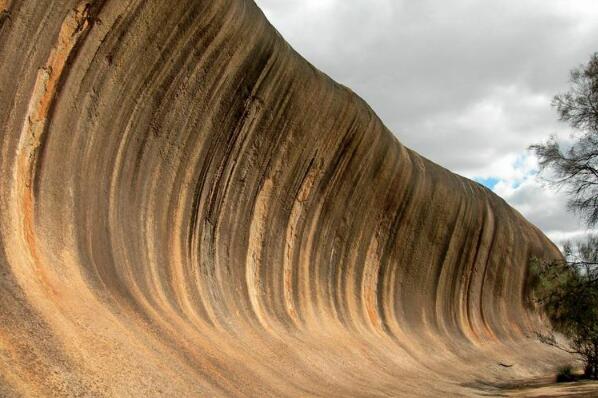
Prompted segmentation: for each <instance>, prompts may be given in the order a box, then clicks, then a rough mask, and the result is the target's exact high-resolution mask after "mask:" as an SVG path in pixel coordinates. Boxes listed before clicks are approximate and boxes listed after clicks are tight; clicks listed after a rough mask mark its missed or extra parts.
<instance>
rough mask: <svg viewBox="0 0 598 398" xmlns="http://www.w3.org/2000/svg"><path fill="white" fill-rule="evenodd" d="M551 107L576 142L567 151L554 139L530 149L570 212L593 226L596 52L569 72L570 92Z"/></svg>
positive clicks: (597, 193) (597, 214) (597, 167)
mask: <svg viewBox="0 0 598 398" xmlns="http://www.w3.org/2000/svg"><path fill="white" fill-rule="evenodd" d="M552 105H553V106H554V107H555V108H556V110H557V112H558V114H559V117H560V120H562V121H564V122H567V123H569V125H570V126H571V127H572V128H573V130H574V134H573V137H574V138H575V139H576V140H575V141H574V142H573V144H572V145H571V146H570V147H569V148H568V149H567V150H563V149H562V148H561V146H560V145H559V143H558V142H557V140H556V137H551V138H550V139H549V140H548V141H547V142H545V143H543V144H538V145H532V146H531V147H530V149H532V150H533V151H534V152H535V153H536V156H537V157H538V160H539V164H540V170H541V171H547V170H550V171H552V172H553V173H554V177H553V178H552V180H551V182H552V183H553V184H554V185H556V186H559V187H565V188H567V191H568V193H569V195H570V196H571V199H570V200H569V207H570V209H571V210H573V211H575V212H578V213H579V214H580V215H581V216H582V217H583V218H584V219H585V221H586V222H587V224H588V226H594V225H596V224H597V223H598V53H594V54H593V55H592V56H591V57H590V61H589V62H588V63H587V65H582V66H580V67H578V68H576V69H574V70H572V71H571V88H570V90H569V91H568V92H566V93H563V94H559V95H557V96H555V97H554V99H553V101H552Z"/></svg>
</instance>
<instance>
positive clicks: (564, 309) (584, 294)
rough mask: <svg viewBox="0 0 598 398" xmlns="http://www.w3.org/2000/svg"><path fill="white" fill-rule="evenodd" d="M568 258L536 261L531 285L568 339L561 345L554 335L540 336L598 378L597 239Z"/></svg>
mask: <svg viewBox="0 0 598 398" xmlns="http://www.w3.org/2000/svg"><path fill="white" fill-rule="evenodd" d="M564 252H565V253H564V254H565V258H564V259H561V260H552V261H546V260H544V261H542V260H539V259H533V260H532V265H531V275H532V284H533V285H534V292H535V295H536V302H537V303H539V304H540V305H541V306H542V307H543V308H544V310H545V311H546V313H547V314H548V316H549V318H550V321H551V323H552V326H553V328H554V329H555V330H556V331H558V332H561V333H562V334H563V335H565V336H566V337H567V338H569V344H568V345H567V346H563V345H562V344H559V343H558V342H557V340H556V338H555V336H554V334H548V335H546V334H538V337H539V338H540V340H541V341H542V342H544V343H546V344H549V345H552V346H555V347H557V348H560V349H562V350H565V351H567V352H569V353H571V354H576V355H578V356H579V357H580V358H581V359H582V361H583V362H584V364H585V375H586V376H587V377H590V378H594V379H596V378H598V237H596V236H590V237H589V238H588V239H587V241H585V242H579V243H578V244H577V247H576V249H575V250H572V248H571V246H570V245H569V244H566V245H565V248H564Z"/></svg>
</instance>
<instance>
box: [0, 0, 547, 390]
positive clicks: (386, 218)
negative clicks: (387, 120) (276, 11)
mask: <svg viewBox="0 0 598 398" xmlns="http://www.w3.org/2000/svg"><path fill="white" fill-rule="evenodd" d="M0 11H1V14H0V129H1V130H0V131H1V133H0V396H115V397H116V396H118V397H122V396H239V397H242V396H247V397H265V396H276V397H282V396H289V397H299V396H322V397H331V396H344V397H348V396H364V397H365V396H367V397H375V396H377V397H387V396H414V395H417V396H430V397H437V396H443V395H444V396H446V395H450V396H460V395H476V394H478V393H480V390H478V389H476V386H480V385H484V383H493V382H500V381H504V380H509V379H513V378H523V377H528V376H534V375H539V374H544V373H545V372H547V371H548V370H549V368H550V366H551V365H552V362H551V361H552V360H553V359H554V357H555V355H556V354H555V353H554V352H552V351H549V350H547V348H546V347H543V346H542V345H540V344H538V343H537V342H536V341H535V340H534V338H533V331H534V330H537V329H538V328H541V327H542V322H541V318H540V316H539V315H538V314H537V312H536V311H535V310H534V308H533V305H532V304H531V301H530V299H529V291H528V290H529V289H528V288H527V287H526V286H527V285H526V280H527V272H528V271H527V260H528V258H529V257H530V256H532V255H542V256H546V255H548V256H554V255H558V251H557V250H556V248H555V247H554V245H553V244H552V243H551V242H550V241H548V239H547V238H546V237H545V236H544V235H543V234H542V233H541V232H540V231H539V230H538V229H537V228H535V227H534V226H533V225H531V224H530V223H528V222H527V221H526V220H525V219H524V218H523V217H522V216H521V215H520V214H518V213H517V212H516V211H514V210H513V209H512V208H510V207H509V206H508V205H507V204H506V203H505V202H504V201H503V200H501V199H500V198H499V197H497V196H496V195H494V194H493V193H491V192H490V191H489V190H487V189H486V188H484V187H482V186H480V185H478V184H477V183H475V182H472V181H469V180H467V179H465V178H462V177H460V176H457V175H455V174H452V173H451V172H449V171H448V170H446V169H444V168H442V167H440V166H438V165H436V164H434V163H432V162H430V161H429V160H427V159H425V158H423V157H421V156H420V155H418V154H417V153H415V152H413V151H412V150H409V149H408V148H406V147H404V146H403V145H401V143H400V142H399V141H398V140H397V139H396V138H395V137H394V136H393V135H392V133H391V132H390V131H389V130H388V129H387V128H386V127H385V126H384V125H383V123H382V122H381V121H380V119H378V117H377V116H376V115H375V114H374V112H373V111H372V110H371V109H370V107H369V106H368V105H367V104H366V103H365V102H364V101H363V100H361V99H360V98H359V97H358V96H357V95H355V94H354V93H353V92H351V90H350V89H348V88H346V87H343V86H341V85H339V84H337V83H335V82H334V81H332V80H331V79H330V78H328V77H327V76H326V75H325V74H323V73H321V72H320V71H318V70H317V69H315V68H314V67H313V66H311V65H310V64H309V63H308V62H307V61H305V60H304V59H303V58H302V57H301V56H300V55H298V54H297V53H296V52H294V50H293V49H292V48H291V47H290V46H289V45H288V44H287V43H286V42H285V41H284V39H283V38H281V36H280V35H279V34H278V33H277V32H276V30H275V29H274V28H273V27H272V26H271V25H270V24H269V23H268V21H267V20H266V18H265V17H264V16H263V14H262V13H261V11H260V10H259V8H258V7H257V6H256V5H255V4H254V3H253V2H252V1H251V0H217V1H212V0H196V1H195V0H181V1H158V0H149V1H148V0H122V1H121V0H118V1H117V0H87V1H75V0H53V1H41V0H39V1H38V0H0Z"/></svg>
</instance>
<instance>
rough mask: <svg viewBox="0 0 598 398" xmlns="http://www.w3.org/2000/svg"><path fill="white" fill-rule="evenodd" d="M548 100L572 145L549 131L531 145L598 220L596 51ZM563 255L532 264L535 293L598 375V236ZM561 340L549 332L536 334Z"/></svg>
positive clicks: (582, 210) (557, 181)
mask: <svg viewBox="0 0 598 398" xmlns="http://www.w3.org/2000/svg"><path fill="white" fill-rule="evenodd" d="M552 105H553V106H554V107H555V108H556V111H557V113H558V114H559V117H560V119H561V120H562V121H564V122H567V123H569V125H570V126H571V127H572V129H573V134H572V139H573V140H574V141H573V143H572V144H571V146H569V147H568V148H566V149H563V148H561V146H560V145H559V143H558V142H557V140H556V138H555V137H553V138H551V139H550V140H548V141H547V142H545V143H543V144H538V145H533V146H531V147H530V149H532V150H533V151H534V152H535V153H536V156H537V157H538V161H539V165H540V169H541V171H547V170H549V171H550V172H551V174H550V177H551V178H550V179H549V181H550V182H551V183H552V184H554V185H555V186H557V187H561V188H566V189H567V192H568V194H569V197H570V200H569V207H570V209H571V210H573V211H575V212H577V213H579V214H580V215H581V216H582V217H583V218H584V219H585V221H586V224H587V225H588V226H590V227H591V226H595V225H598V53H595V54H593V55H592V56H591V57H590V60H589V62H588V63H587V64H586V65H582V66H580V67H579V68H576V69H574V70H573V71H571V87H570V88H569V91H567V92H566V93H563V94H559V95H557V96H555V97H554V100H553V102H552ZM564 255H565V259H564V260H552V261H541V260H539V259H533V260H532V262H531V264H530V270H531V274H530V282H531V283H532V286H534V292H535V293H534V294H535V296H536V299H537V301H538V303H539V304H540V305H542V306H543V307H544V309H545V311H546V314H547V315H548V317H549V318H550V320H551V322H552V325H553V327H554V329H555V330H556V331H559V332H561V333H562V334H564V335H565V336H566V337H568V338H569V340H570V345H571V346H570V348H566V350H567V351H569V352H572V353H575V354H578V355H579V356H580V357H581V358H582V359H583V361H584V362H585V364H586V369H585V373H586V375H587V376H589V377H593V378H598V238H597V237H589V238H588V239H587V241H585V242H582V243H580V244H578V245H577V246H576V248H575V250H573V249H572V247H571V245H566V247H565V248H564ZM539 337H540V338H541V340H542V341H544V342H545V343H547V344H551V345H554V346H557V347H559V348H561V347H560V346H559V344H557V342H556V340H555V338H554V336H553V335H551V336H539Z"/></svg>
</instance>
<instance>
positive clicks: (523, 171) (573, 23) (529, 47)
mask: <svg viewBox="0 0 598 398" xmlns="http://www.w3.org/2000/svg"><path fill="white" fill-rule="evenodd" d="M256 2H257V4H258V5H259V6H260V8H261V9H262V11H263V12H264V13H265V14H266V16H267V17H268V19H269V20H270V22H271V23H272V24H273V25H274V27H275V28H276V29H277V30H278V31H279V32H280V33H281V34H282V35H283V37H285V39H286V40H287V41H288V42H289V43H290V44H291V45H292V46H293V47H294V48H295V50H297V51H298V52H299V53H300V54H302V55H303V56H304V57H305V58H306V59H307V60H308V61H309V62H311V63H312V64H313V65H314V66H316V67H317V68H318V69H320V70H321V71H323V72H325V73H326V74H328V75H329V76H330V77H332V78H333V79H335V80H336V81H338V82H340V83H342V84H344V85H346V86H348V87H350V88H351V89H352V90H353V91H354V92H356V93H357V94H358V95H359V96H361V97H362V98H364V99H365V100H366V101H367V102H368V103H369V104H370V106H371V107H372V108H373V109H374V111H376V113H377V114H378V116H379V117H380V118H381V119H382V121H383V122H384V123H385V125H386V126H387V127H388V128H389V129H390V130H391V131H392V132H393V133H394V134H395V135H396V136H397V137H398V139H399V140H400V141H401V142H402V143H403V144H405V145H407V146H408V147H410V148H412V149H414V150H416V151H417V152H419V153H420V154H422V155H423V156H425V157H427V158H428V159H430V160H432V161H434V162H436V163H438V164H440V165H442V166H444V167H446V168H448V169H450V170H452V171H453V172H455V173H457V174H460V175H463V176H465V177H468V178H471V179H473V180H476V181H478V182H480V183H482V184H484V185H486V186H488V187H489V188H490V189H492V190H493V191H494V192H495V193H497V194H498V195H500V196H501V197H503V198H504V199H505V200H506V201H507V202H508V203H509V204H511V206H513V207H515V208H516V209H517V210H519V211H520V212H521V213H522V214H523V215H524V216H525V217H526V218H527V219H528V220H530V221H531V222H532V223H534V224H535V225H537V226H538V227H539V228H540V229H542V230H543V231H544V232H545V233H546V234H547V235H548V236H549V237H550V238H551V239H552V240H553V241H555V242H556V243H562V242H563V241H565V240H568V239H572V240H576V239H579V238H580V237H582V236H584V234H586V233H587V230H586V228H585V227H584V225H583V223H581V222H580V221H579V219H578V217H577V216H576V215H573V214H571V213H569V212H568V210H567V206H566V202H567V197H566V193H565V192H564V191H562V190H561V191H557V190H555V189H553V188H551V187H549V186H548V185H547V183H546V181H545V178H544V179H543V178H542V176H538V164H537V159H536V158H535V156H534V155H533V153H531V152H529V151H528V147H529V146H530V145H531V144H535V143H541V142H543V141H545V140H547V139H548V138H549V137H550V136H551V135H555V136H557V137H558V139H559V140H560V141H562V142H563V143H566V142H568V141H569V142H570V140H571V138H572V136H571V133H572V131H571V129H570V128H569V127H568V126H567V125H566V124H565V123H563V122H560V121H559V120H558V115H557V114H556V111H555V110H554V109H553V108H552V107H551V105H550V102H551V100H552V97H553V96H554V95H555V94H558V93H561V92H564V91H566V90H567V88H568V87H569V71H570V70H571V69H573V68H574V67H577V66H579V65H581V64H583V63H586V62H587V61H588V60H589V57H590V55H591V54H592V53H593V52H595V51H598V0H496V1H482V0H451V1H445V0H417V1H414V0H256Z"/></svg>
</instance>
